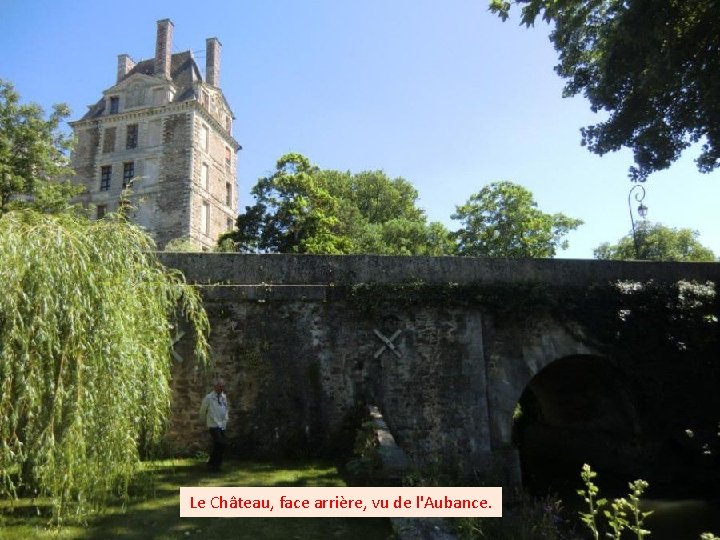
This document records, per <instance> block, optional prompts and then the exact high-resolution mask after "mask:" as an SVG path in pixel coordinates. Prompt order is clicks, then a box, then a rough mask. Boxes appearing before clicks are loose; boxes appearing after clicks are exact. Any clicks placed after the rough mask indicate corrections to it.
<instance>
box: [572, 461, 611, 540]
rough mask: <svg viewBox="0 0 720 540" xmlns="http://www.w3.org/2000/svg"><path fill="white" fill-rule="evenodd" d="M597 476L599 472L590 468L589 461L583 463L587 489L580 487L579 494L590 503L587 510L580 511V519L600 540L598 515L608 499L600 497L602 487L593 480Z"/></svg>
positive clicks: (582, 473)
mask: <svg viewBox="0 0 720 540" xmlns="http://www.w3.org/2000/svg"><path fill="white" fill-rule="evenodd" d="M596 476H597V473H596V472H595V471H593V470H592V469H590V465H588V464H587V463H586V464H585V465H583V468H582V472H581V473H580V477H581V478H582V480H583V483H584V484H585V489H579V490H578V495H580V496H581V497H582V498H583V500H584V501H585V502H586V503H587V505H588V511H587V512H580V519H581V520H582V522H583V523H584V524H585V525H587V527H588V529H590V531H591V532H592V534H593V538H594V539H595V540H598V538H600V533H599V531H598V523H597V517H598V514H599V513H600V509H601V508H602V507H603V506H605V505H606V504H607V499H598V495H599V493H600V488H598V487H597V486H596V485H595V483H594V482H593V479H594V478H595V477H596Z"/></svg>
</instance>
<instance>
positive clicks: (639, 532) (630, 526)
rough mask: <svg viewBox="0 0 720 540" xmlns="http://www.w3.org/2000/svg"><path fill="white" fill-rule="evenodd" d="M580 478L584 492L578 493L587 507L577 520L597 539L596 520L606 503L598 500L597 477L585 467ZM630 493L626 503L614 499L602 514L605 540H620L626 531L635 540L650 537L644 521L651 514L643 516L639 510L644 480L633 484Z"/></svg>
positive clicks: (645, 483)
mask: <svg viewBox="0 0 720 540" xmlns="http://www.w3.org/2000/svg"><path fill="white" fill-rule="evenodd" d="M580 477H581V478H582V481H583V483H584V484H585V489H580V490H578V495H580V496H581V497H582V498H583V500H584V501H585V503H586V504H587V505H588V511H587V512H580V519H581V520H582V522H583V523H584V524H585V525H586V526H587V528H588V529H590V531H591V532H592V535H593V538H594V539H595V540H598V539H599V538H600V529H601V527H600V525H599V523H598V516H600V515H601V514H600V510H601V509H602V508H603V507H605V506H607V504H608V501H607V499H598V498H597V497H598V494H599V493H600V489H599V488H598V487H597V485H595V483H594V482H593V480H594V479H595V478H596V477H597V473H596V472H595V471H593V470H592V469H591V468H590V465H588V464H587V463H586V464H584V465H583V467H582V471H581V472H580ZM628 487H629V488H630V493H629V494H628V497H627V499H626V498H624V497H621V498H618V499H614V500H613V501H612V502H611V503H610V510H603V512H602V515H604V516H605V518H606V519H607V522H608V523H607V524H608V527H609V528H610V531H611V532H608V533H607V534H606V535H605V536H607V537H608V538H613V540H620V538H621V537H622V533H623V531H625V530H628V531H630V532H632V533H633V534H634V535H635V537H636V538H637V539H638V540H642V539H643V538H644V537H645V536H648V535H650V531H648V530H647V529H645V528H643V524H644V521H645V518H647V517H648V516H649V515H650V514H652V512H643V511H641V510H640V497H642V494H643V493H644V492H645V490H646V489H647V488H648V483H647V482H646V481H645V480H635V481H634V482H630V483H629V484H628Z"/></svg>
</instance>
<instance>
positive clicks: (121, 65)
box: [117, 54, 135, 82]
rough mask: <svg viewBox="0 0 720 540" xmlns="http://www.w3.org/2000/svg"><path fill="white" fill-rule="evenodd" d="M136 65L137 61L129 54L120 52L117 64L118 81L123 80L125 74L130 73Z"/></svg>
mask: <svg viewBox="0 0 720 540" xmlns="http://www.w3.org/2000/svg"><path fill="white" fill-rule="evenodd" d="M134 67H135V62H134V61H133V59H132V58H130V57H129V56H128V55H127V54H118V65H117V82H120V81H122V80H123V78H124V77H125V75H127V74H128V73H130V70H131V69H132V68H134Z"/></svg>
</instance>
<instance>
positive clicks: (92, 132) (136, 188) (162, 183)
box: [70, 19, 241, 249]
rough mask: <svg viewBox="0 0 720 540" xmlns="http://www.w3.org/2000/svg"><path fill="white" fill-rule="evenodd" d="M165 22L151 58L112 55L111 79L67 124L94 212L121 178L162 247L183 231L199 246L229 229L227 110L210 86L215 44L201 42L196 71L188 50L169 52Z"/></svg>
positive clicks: (111, 201) (231, 174) (215, 86)
mask: <svg viewBox="0 0 720 540" xmlns="http://www.w3.org/2000/svg"><path fill="white" fill-rule="evenodd" d="M172 33H173V23H172V22H171V21H170V20H169V19H163V20H161V21H158V23H157V42H156V47H155V57H154V58H152V59H149V60H143V61H141V62H138V63H135V62H134V61H133V60H132V59H131V58H130V57H129V56H128V55H127V54H121V55H119V56H118V65H117V81H116V83H115V85H114V86H112V87H110V88H108V89H107V90H105V91H104V92H103V97H102V98H101V99H100V100H99V101H98V102H97V103H95V104H94V105H92V106H90V107H89V110H88V112H87V113H86V114H85V116H83V117H82V118H81V119H80V120H78V121H76V122H71V123H70V125H71V126H72V128H73V130H74V132H75V136H76V137H77V144H76V148H75V151H74V153H73V157H72V164H73V167H74V169H75V173H76V178H75V181H76V182H78V183H81V184H82V185H84V186H85V188H86V190H85V192H84V193H83V194H82V195H81V196H80V200H81V202H82V203H83V204H85V205H86V206H88V207H89V208H91V211H92V212H93V213H94V217H96V218H101V217H102V216H103V215H105V214H106V213H107V212H111V211H113V210H116V209H117V207H118V205H119V204H120V199H121V193H122V191H123V188H124V187H126V186H128V185H130V187H131V191H130V192H129V193H130V195H129V203H130V205H131V216H132V217H133V219H134V220H135V222H136V223H138V224H139V225H140V226H142V227H143V228H145V229H146V230H147V232H148V233H149V234H150V235H151V236H152V237H153V238H154V239H155V241H156V242H157V244H158V247H159V248H163V247H164V246H165V245H166V244H167V243H168V241H170V240H172V239H174V238H190V239H191V240H192V241H193V242H194V243H195V244H197V245H199V246H201V247H203V249H210V248H212V247H213V246H214V245H215V243H216V242H217V239H218V237H219V236H220V235H221V234H222V233H224V232H225V231H227V230H228V229H231V228H232V227H233V225H234V221H235V216H236V214H237V185H236V170H237V169H236V153H237V151H238V150H240V148H241V146H240V145H239V144H238V142H237V141H236V140H235V139H234V138H233V136H232V123H233V119H234V116H233V113H232V110H231V109H230V106H229V105H228V103H227V101H226V99H225V96H224V95H223V92H222V90H221V89H220V86H219V79H220V48H221V44H220V41H218V39H217V38H208V39H207V40H206V53H205V67H206V69H205V71H206V76H205V79H204V80H203V77H202V75H201V73H200V69H199V68H198V65H197V63H196V62H195V59H194V58H193V54H192V51H185V52H181V53H175V54H173V53H172Z"/></svg>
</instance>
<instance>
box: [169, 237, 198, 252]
mask: <svg viewBox="0 0 720 540" xmlns="http://www.w3.org/2000/svg"><path fill="white" fill-rule="evenodd" d="M163 251H176V252H183V253H197V252H200V251H202V248H201V247H200V246H199V245H198V244H197V242H195V241H193V239H192V238H190V237H189V236H181V237H178V238H173V239H172V240H170V241H169V242H168V243H167V244H165V248H164V249H163Z"/></svg>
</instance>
